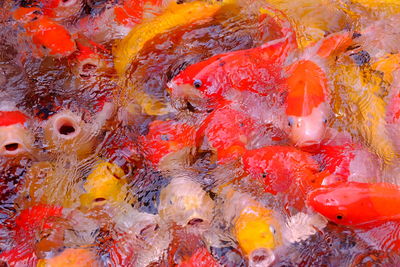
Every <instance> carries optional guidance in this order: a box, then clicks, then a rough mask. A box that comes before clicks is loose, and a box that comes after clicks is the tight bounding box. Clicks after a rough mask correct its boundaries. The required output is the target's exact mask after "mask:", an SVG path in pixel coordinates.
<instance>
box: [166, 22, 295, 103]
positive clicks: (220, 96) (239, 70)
mask: <svg viewBox="0 0 400 267" xmlns="http://www.w3.org/2000/svg"><path fill="white" fill-rule="evenodd" d="M280 24H281V25H282V27H281V32H282V35H283V37H282V38H281V39H277V40H273V41H271V42H268V43H266V44H264V45H262V46H261V47H256V48H252V49H246V50H239V51H234V52H229V53H225V54H220V55H216V56H213V57H211V58H209V59H208V60H205V61H202V62H199V63H196V64H193V65H191V66H189V67H187V68H186V69H185V70H184V71H182V72H181V73H179V74H178V75H177V76H176V77H175V78H174V79H173V80H172V81H170V82H169V83H168V89H169V91H170V94H171V97H172V99H173V100H175V99H176V100H182V99H183V100H185V101H188V102H190V103H192V102H194V103H195V104H194V105H193V106H195V107H196V104H197V103H198V106H199V105H200V107H198V108H199V109H209V108H215V107H216V105H217V104H218V103H219V102H221V101H223V100H231V99H230V98H232V96H231V95H232V94H235V91H236V92H237V91H238V92H242V91H250V92H253V93H256V94H259V95H269V94H271V93H274V92H279V91H281V92H282V91H285V90H286V89H285V83H284V81H285V79H284V75H282V73H283V62H284V61H285V59H286V58H287V56H288V54H289V52H291V51H292V50H294V49H295V48H296V47H297V44H296V41H295V35H294V33H293V32H292V30H291V28H290V26H288V24H289V23H288V22H285V21H283V22H280ZM196 102H197V103H196Z"/></svg>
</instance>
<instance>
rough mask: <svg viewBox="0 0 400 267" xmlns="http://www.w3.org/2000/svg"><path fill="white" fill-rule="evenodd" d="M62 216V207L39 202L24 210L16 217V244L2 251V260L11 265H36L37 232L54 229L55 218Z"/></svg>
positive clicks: (0, 256) (0, 254) (0, 258)
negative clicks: (53, 220) (53, 221)
mask: <svg viewBox="0 0 400 267" xmlns="http://www.w3.org/2000/svg"><path fill="white" fill-rule="evenodd" d="M59 217H62V207H57V206H51V205H44V204H39V205H37V206H33V207H30V208H28V209H25V210H22V211H21V212H20V214H19V215H18V216H17V218H16V219H15V229H14V230H15V236H14V239H15V241H16V246H15V247H14V248H12V249H10V250H5V251H2V252H1V253H0V260H4V261H6V262H7V263H8V265H9V266H36V263H37V261H38V258H37V256H36V254H35V248H34V246H35V240H36V238H37V232H38V231H41V230H45V229H52V228H53V223H52V219H53V218H59Z"/></svg>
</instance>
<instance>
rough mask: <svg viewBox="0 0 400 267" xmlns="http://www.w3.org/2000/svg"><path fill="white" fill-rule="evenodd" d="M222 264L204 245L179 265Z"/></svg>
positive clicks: (197, 266)
mask: <svg viewBox="0 0 400 267" xmlns="http://www.w3.org/2000/svg"><path fill="white" fill-rule="evenodd" d="M219 266H221V265H220V264H219V263H218V262H217V261H216V259H214V257H213V256H212V255H211V253H210V252H209V251H208V250H207V249H206V248H204V247H202V248H199V249H197V251H196V252H195V253H194V254H193V255H192V256H191V257H190V258H189V259H188V260H186V261H184V262H181V263H179V264H178V267H219Z"/></svg>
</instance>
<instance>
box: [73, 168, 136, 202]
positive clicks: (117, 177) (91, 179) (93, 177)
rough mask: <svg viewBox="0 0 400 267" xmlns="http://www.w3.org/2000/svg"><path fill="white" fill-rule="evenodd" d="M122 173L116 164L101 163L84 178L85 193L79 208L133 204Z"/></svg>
mask: <svg viewBox="0 0 400 267" xmlns="http://www.w3.org/2000/svg"><path fill="white" fill-rule="evenodd" d="M124 176H125V173H124V171H123V170H122V169H121V168H120V167H119V166H118V165H116V164H112V163H109V162H102V163H100V164H98V165H97V166H96V167H95V169H94V170H93V171H92V172H91V173H90V174H89V176H88V177H87V178H86V182H85V184H84V185H83V187H84V189H85V191H86V193H84V194H82V195H81V196H80V202H81V206H82V207H85V208H91V207H94V206H96V205H103V204H104V203H108V204H110V205H112V204H114V203H120V202H124V201H127V202H134V198H133V197H132V196H131V195H130V194H129V192H128V188H127V181H126V179H125V178H124Z"/></svg>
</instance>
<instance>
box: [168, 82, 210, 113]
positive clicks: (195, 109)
mask: <svg viewBox="0 0 400 267" xmlns="http://www.w3.org/2000/svg"><path fill="white" fill-rule="evenodd" d="M167 86H168V88H167V91H168V92H169V94H170V97H171V105H172V106H173V107H174V108H175V109H177V110H179V111H189V112H192V113H202V112H208V109H207V100H206V98H205V97H204V95H203V94H202V93H201V92H200V91H199V90H197V89H196V88H194V87H193V86H192V85H190V84H181V85H178V84H176V83H175V82H173V81H170V82H169V83H167Z"/></svg>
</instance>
